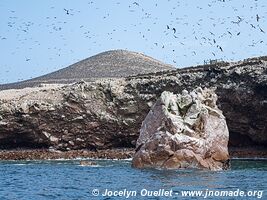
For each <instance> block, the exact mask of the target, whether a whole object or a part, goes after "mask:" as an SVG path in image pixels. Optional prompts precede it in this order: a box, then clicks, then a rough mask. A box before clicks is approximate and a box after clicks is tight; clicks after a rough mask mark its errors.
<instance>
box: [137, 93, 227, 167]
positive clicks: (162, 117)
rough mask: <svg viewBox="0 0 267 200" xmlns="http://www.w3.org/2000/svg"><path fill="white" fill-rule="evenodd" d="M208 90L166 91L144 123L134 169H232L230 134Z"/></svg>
mask: <svg viewBox="0 0 267 200" xmlns="http://www.w3.org/2000/svg"><path fill="white" fill-rule="evenodd" d="M216 101H217V95H216V94H215V93H214V92H213V91H212V90H209V89H204V90H202V89H201V88H197V89H196V90H194V91H192V92H191V93H188V92H187V91H186V90H184V91H183V92H182V94H178V95H174V94H173V93H171V92H163V93H162V94H161V97H160V98H159V100H158V101H157V102H156V104H155V105H154V106H153V107H152V109H151V110H150V112H149V113H148V115H147V117H146V118H145V120H144V121H143V123H142V127H141V130H140V136H139V138H138V140H137V151H136V153H135V155H134V158H133V162H132V164H133V167H137V168H147V167H154V168H158V167H159V168H170V169H178V168H206V169H210V170H222V169H227V168H228V167H229V154H228V146H227V145H228V139H229V132H228V128H227V124H226V121H225V117H224V116H223V114H222V112H221V111H220V110H219V109H218V107H217V105H216Z"/></svg>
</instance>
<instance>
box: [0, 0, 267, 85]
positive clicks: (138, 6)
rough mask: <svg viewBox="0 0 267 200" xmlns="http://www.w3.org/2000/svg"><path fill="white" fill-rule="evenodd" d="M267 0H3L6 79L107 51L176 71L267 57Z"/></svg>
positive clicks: (0, 23) (2, 72)
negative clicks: (136, 55)
mask: <svg viewBox="0 0 267 200" xmlns="http://www.w3.org/2000/svg"><path fill="white" fill-rule="evenodd" d="M266 16H267V1H266V0H242V1H241V0H201V1H200V0H181V1H177V0H145V1H141V0H133V1H130V0H93V1H91V0H89V1H87V0H45V1H36V0H23V1H22V0H0V19H1V20H0V52H1V57H0V58H1V60H0V84H4V83H10V82H16V81H21V80H26V79H29V78H33V77H37V76H40V75H44V74H47V73H49V72H53V71H56V70H58V69H61V68H64V67H67V66H69V65H71V64H73V63H75V62H77V61H80V60H82V59H85V58H88V57H90V56H93V55H95V54H98V53H101V52H103V51H108V50H114V49H125V50H130V51H136V52H141V53H144V54H146V55H148V56H151V57H153V58H155V59H158V60H160V61H162V62H165V63H168V64H172V65H174V66H175V67H177V68H181V67H186V66H193V65H199V64H203V63H204V60H209V59H212V60H214V59H221V60H224V61H238V60H242V59H245V58H248V57H255V56H263V55H266V54H267V40H266V38H267V36H266V34H267V23H266V22H267V17H266Z"/></svg>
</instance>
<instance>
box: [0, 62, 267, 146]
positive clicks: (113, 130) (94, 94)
mask: <svg viewBox="0 0 267 200" xmlns="http://www.w3.org/2000/svg"><path fill="white" fill-rule="evenodd" d="M199 86H200V87H202V88H205V87H206V88H211V87H214V88H215V93H216V94H217V95H218V107H219V108H220V109H221V110H222V111H223V113H224V116H225V117H226V121H227V124H228V128H229V133H230V140H229V145H232V146H247V145H267V126H266V124H267V103H266V101H267V59H266V57H261V58H255V59H250V60H246V61H242V62H237V63H217V64H214V65H205V66H199V67H193V68H185V69H178V70H173V71H165V72H159V73H151V74H146V75H139V76H134V77H129V78H120V79H116V80H115V79H114V80H110V79H109V80H107V79H101V80H98V81H96V82H78V83H76V84H72V85H65V86H53V87H52V86H51V87H45V86H44V87H39V88H33V89H30V90H26V89H24V90H17V91H13V92H12V90H9V91H8V90H7V91H0V147H3V148H4V147H7V146H12V147H13V146H29V147H35V146H36V145H37V146H44V147H47V146H53V147H55V148H57V149H63V150H64V149H81V148H88V149H106V148H111V147H134V146H135V142H136V140H137V138H138V136H139V130H140V127H141V123H142V121H143V120H144V119H145V117H146V115H147V113H148V112H149V110H150V109H151V106H152V105H153V104H154V103H155V102H156V100H157V99H158V98H159V97H160V95H161V93H162V92H163V91H170V92H173V93H176V94H178V93H181V92H182V91H183V90H184V89H187V90H190V91H191V90H193V89H194V88H196V87H199ZM33 144H34V145H33Z"/></svg>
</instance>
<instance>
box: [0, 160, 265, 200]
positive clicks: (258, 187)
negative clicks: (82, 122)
mask: <svg viewBox="0 0 267 200" xmlns="http://www.w3.org/2000/svg"><path fill="white" fill-rule="evenodd" d="M94 161H95V162H96V165H94V166H81V165H80V161H79V160H50V161H47V160H42V161H0V200H15V199H18V200H39V199H44V200H47V199H51V200H52V199H53V200H55V199H56V200H87V199H88V200H98V199H223V200H224V199H225V200H228V199H246V200H249V199H267V194H266V193H267V191H266V189H267V160H238V159H235V160H232V161H231V165H232V166H231V170H227V171H207V170H197V169H194V170H192V169H191V170H159V169H142V170H140V169H134V168H132V167H131V161H130V160H94ZM222 195H223V196H222ZM240 195H242V196H240Z"/></svg>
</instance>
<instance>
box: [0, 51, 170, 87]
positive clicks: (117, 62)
mask: <svg viewBox="0 0 267 200" xmlns="http://www.w3.org/2000/svg"><path fill="white" fill-rule="evenodd" d="M170 69H174V67H173V66H171V65H167V64H164V63H162V62H160V61H158V60H156V59H153V58H151V57H149V56H146V55H144V54H141V53H136V52H131V51H126V50H111V51H106V52H103V53H100V54H97V55H95V56H92V57H90V58H87V59H84V60H82V61H80V62H77V63H75V64H73V65H70V66H69V67H66V68H64V69H61V70H58V71H56V72H52V73H50V74H47V75H44V76H40V77H37V78H34V79H30V80H26V81H22V82H17V83H11V84H5V85H0V90H1V89H2V90H3V89H11V88H24V87H33V86H37V85H39V84H40V83H72V82H75V81H79V80H81V79H84V80H86V81H94V80H97V79H99V78H119V77H127V76H133V75H137V74H145V73H151V72H158V71H163V70H170Z"/></svg>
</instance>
